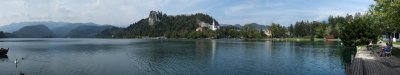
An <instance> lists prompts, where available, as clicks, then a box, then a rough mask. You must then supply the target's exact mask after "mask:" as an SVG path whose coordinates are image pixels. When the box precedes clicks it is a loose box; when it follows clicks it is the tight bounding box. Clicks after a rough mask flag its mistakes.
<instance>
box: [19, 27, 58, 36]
mask: <svg viewBox="0 0 400 75" xmlns="http://www.w3.org/2000/svg"><path fill="white" fill-rule="evenodd" d="M12 34H13V35H14V36H15V37H16V38H52V37H54V33H53V32H52V31H51V30H50V29H49V28H48V27H47V26H45V25H33V26H25V27H23V28H21V29H19V30H18V31H15V32H13V33H12Z"/></svg>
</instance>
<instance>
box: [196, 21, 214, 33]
mask: <svg viewBox="0 0 400 75" xmlns="http://www.w3.org/2000/svg"><path fill="white" fill-rule="evenodd" d="M198 24H199V27H197V28H196V31H203V30H204V28H209V29H210V30H212V31H216V30H218V29H219V25H216V24H215V21H213V22H212V24H209V23H205V22H203V21H199V22H198Z"/></svg>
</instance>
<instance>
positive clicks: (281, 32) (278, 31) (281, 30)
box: [268, 23, 286, 38]
mask: <svg viewBox="0 0 400 75" xmlns="http://www.w3.org/2000/svg"><path fill="white" fill-rule="evenodd" d="M268 30H269V31H271V33H272V37H274V38H282V37H285V36H286V29H285V27H284V26H281V25H279V24H275V23H272V24H271V26H270V27H269V28H268Z"/></svg>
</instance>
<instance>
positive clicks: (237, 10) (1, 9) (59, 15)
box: [0, 0, 374, 27]
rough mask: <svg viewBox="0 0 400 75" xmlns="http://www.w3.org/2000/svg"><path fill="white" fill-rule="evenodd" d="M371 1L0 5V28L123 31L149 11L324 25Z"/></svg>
mask: <svg viewBox="0 0 400 75" xmlns="http://www.w3.org/2000/svg"><path fill="white" fill-rule="evenodd" d="M371 4H374V1H373V0H1V1H0V26H2V25H7V24H10V23H17V22H32V21H55V22H74V23H77V22H79V23H87V22H93V23H97V24H111V25H115V26H122V27H124V26H128V25H129V24H132V23H134V22H136V21H138V20H140V19H143V18H147V17H148V14H149V12H150V11H151V10H155V11H162V12H163V13H166V14H167V15H179V14H195V13H205V14H208V15H210V16H212V17H213V18H215V19H216V20H217V21H218V22H219V23H221V24H247V23H259V24H264V25H268V24H271V23H279V24H282V25H285V26H287V25H290V24H293V23H295V22H296V21H301V20H308V21H324V20H326V19H327V18H328V17H329V16H330V15H334V16H338V15H346V14H354V13H356V12H361V13H365V12H366V11H368V8H369V6H370V5H371Z"/></svg>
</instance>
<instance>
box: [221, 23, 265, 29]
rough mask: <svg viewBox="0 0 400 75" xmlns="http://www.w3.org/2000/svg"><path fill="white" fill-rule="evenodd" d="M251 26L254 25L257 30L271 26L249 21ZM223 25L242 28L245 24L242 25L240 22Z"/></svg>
mask: <svg viewBox="0 0 400 75" xmlns="http://www.w3.org/2000/svg"><path fill="white" fill-rule="evenodd" d="M249 24H250V26H253V27H254V28H256V29H257V30H265V29H267V28H268V27H269V26H268V25H261V24H257V23H249ZM221 26H225V27H226V26H233V27H237V28H242V27H243V26H244V25H240V24H235V25H231V24H221Z"/></svg>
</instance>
